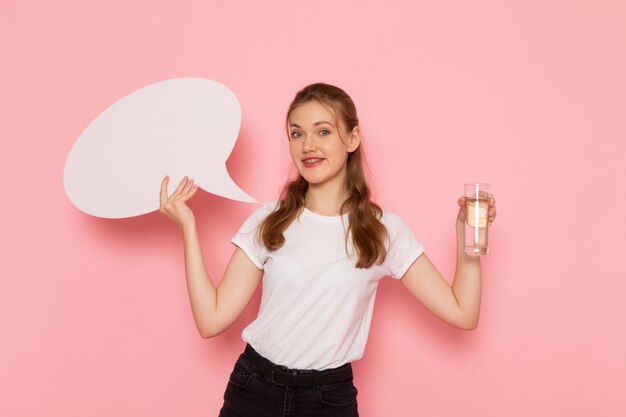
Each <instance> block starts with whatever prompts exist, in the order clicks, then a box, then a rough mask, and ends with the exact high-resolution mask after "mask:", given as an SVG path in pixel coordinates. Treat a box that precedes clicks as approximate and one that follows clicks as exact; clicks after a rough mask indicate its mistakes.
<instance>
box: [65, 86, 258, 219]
mask: <svg viewBox="0 0 626 417" xmlns="http://www.w3.org/2000/svg"><path fill="white" fill-rule="evenodd" d="M240 125H241V108H240V106H239V101H238V100H237V97H236V96H235V94H234V93H233V92H232V91H231V90H230V89H228V88H227V87H226V86H224V85H222V84H220V83H218V82H217V81H213V80H209V79H205V78H175V79H171V80H164V81H160V82H157V83H154V84H151V85H148V86H146V87H143V88H140V89H139V90H136V91H134V92H132V93H130V94H129V95H127V96H125V97H123V98H122V99H120V100H118V101H117V102H115V103H113V104H112V105H111V106H110V107H109V108H107V109H106V110H104V111H103V112H102V113H101V114H100V115H98V116H97V117H96V118H95V119H94V120H93V121H92V122H91V123H90V124H89V126H87V128H86V129H85V130H84V131H83V133H82V134H81V135H80V136H79V138H78V139H77V140H76V143H75V144H74V146H73V147H72V149H71V151H70V153H69V155H68V157H67V160H66V161H65V169H64V171H63V184H64V187H65V192H66V194H67V196H68V198H69V199H70V201H71V202H72V203H73V204H74V205H75V206H76V207H77V208H79V209H80V210H82V211H84V212H85V213H87V214H90V215H92V216H96V217H103V218H125V217H133V216H139V215H142V214H146V213H150V212H152V211H155V210H157V209H158V208H159V187H160V184H161V181H162V179H163V177H164V176H165V175H169V177H170V184H169V187H168V188H169V189H168V193H172V192H173V191H174V189H175V188H176V186H177V185H178V182H179V181H180V180H181V179H182V178H183V177H184V176H185V175H187V176H189V177H191V178H193V179H194V181H195V182H196V183H197V184H198V185H199V186H200V187H201V188H202V189H204V190H205V191H208V192H210V193H212V194H216V195H219V196H222V197H226V198H229V199H232V200H238V201H245V202H255V200H254V199H253V198H252V197H250V196H249V195H248V194H246V193H245V192H244V191H242V190H241V189H240V188H239V187H238V186H237V184H235V182H234V181H233V180H232V179H231V177H230V175H229V174H228V171H227V170H226V160H227V159H228V157H229V155H230V153H231V152H232V150H233V147H234V146H235V141H236V140H237V135H238V134H239V127H240Z"/></svg>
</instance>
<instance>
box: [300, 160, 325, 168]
mask: <svg viewBox="0 0 626 417" xmlns="http://www.w3.org/2000/svg"><path fill="white" fill-rule="evenodd" d="M322 161H324V158H307V159H303V160H302V165H304V166H305V167H306V168H313V167H316V166H318V165H319V164H321V163H322Z"/></svg>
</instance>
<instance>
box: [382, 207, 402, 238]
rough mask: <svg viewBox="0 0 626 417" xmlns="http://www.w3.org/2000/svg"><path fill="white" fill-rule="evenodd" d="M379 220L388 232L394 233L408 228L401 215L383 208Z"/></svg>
mask: <svg viewBox="0 0 626 417" xmlns="http://www.w3.org/2000/svg"><path fill="white" fill-rule="evenodd" d="M380 221H381V222H382V224H384V225H385V227H386V228H387V230H388V231H389V233H394V232H397V231H398V230H401V229H406V228H409V226H408V225H407V223H406V222H405V221H404V219H403V218H402V217H400V216H399V215H397V214H396V213H394V212H392V211H389V210H383V213H382V215H381V218H380Z"/></svg>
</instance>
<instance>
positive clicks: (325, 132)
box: [291, 129, 330, 139]
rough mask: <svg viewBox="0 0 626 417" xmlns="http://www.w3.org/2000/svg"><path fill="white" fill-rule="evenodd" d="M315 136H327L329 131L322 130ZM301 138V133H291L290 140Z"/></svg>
mask: <svg viewBox="0 0 626 417" xmlns="http://www.w3.org/2000/svg"><path fill="white" fill-rule="evenodd" d="M317 134H318V135H320V136H328V135H330V130H328V129H322V130H320V131H319V132H318V133H317ZM301 137H302V132H298V131H294V132H291V138H292V139H299V138H301Z"/></svg>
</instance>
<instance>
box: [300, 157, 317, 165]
mask: <svg viewBox="0 0 626 417" xmlns="http://www.w3.org/2000/svg"><path fill="white" fill-rule="evenodd" d="M321 160H322V158H315V159H305V160H304V161H303V162H304V163H305V164H314V163H316V162H319V161H321Z"/></svg>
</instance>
